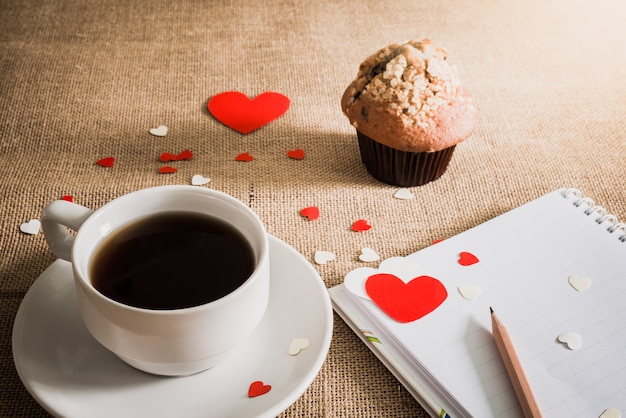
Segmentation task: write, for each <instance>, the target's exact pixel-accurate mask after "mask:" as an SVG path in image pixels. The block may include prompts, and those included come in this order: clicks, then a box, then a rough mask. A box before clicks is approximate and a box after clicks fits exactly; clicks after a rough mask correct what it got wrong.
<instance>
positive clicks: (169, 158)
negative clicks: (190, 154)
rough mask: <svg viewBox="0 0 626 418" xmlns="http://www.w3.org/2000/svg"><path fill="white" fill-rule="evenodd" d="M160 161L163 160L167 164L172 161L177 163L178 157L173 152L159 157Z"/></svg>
mask: <svg viewBox="0 0 626 418" xmlns="http://www.w3.org/2000/svg"><path fill="white" fill-rule="evenodd" d="M159 160H161V161H162V162H164V163H167V162H170V161H176V155H174V154H172V153H171V152H164V153H163V154H161V156H160V157H159Z"/></svg>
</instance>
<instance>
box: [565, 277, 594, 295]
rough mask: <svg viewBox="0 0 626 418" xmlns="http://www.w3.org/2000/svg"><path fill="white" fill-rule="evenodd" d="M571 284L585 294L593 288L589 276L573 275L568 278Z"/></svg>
mask: <svg viewBox="0 0 626 418" xmlns="http://www.w3.org/2000/svg"><path fill="white" fill-rule="evenodd" d="M567 281H568V282H569V284H570V285H571V286H572V287H573V288H574V289H576V290H577V291H579V292H583V291H585V290H587V289H588V288H589V286H591V279H590V278H589V277H587V276H578V275H576V274H572V275H571V276H569V277H568V278H567Z"/></svg>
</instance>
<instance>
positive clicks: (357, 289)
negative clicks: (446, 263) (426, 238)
mask: <svg viewBox="0 0 626 418" xmlns="http://www.w3.org/2000/svg"><path fill="white" fill-rule="evenodd" d="M421 271H422V267H421V266H420V265H419V264H418V263H416V262H415V261H413V260H411V259H409V258H406V257H391V258H387V259H385V260H383V261H382V262H381V263H380V265H379V266H378V268H377V269H375V268H372V267H360V268H357V269H354V270H351V271H349V272H348V274H346V276H345V277H344V279H343V284H344V286H345V287H346V289H347V290H348V291H350V292H351V293H352V294H354V295H356V296H358V297H361V298H363V299H370V297H369V296H368V295H367V292H366V291H365V282H366V281H367V278H368V277H370V276H372V275H374V274H377V273H388V274H393V275H394V276H396V277H398V278H400V279H401V280H402V281H404V282H405V283H408V282H410V281H411V280H413V279H414V278H416V277H418V276H420V275H422V272H421Z"/></svg>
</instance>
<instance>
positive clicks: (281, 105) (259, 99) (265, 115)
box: [208, 91, 290, 134]
mask: <svg viewBox="0 0 626 418" xmlns="http://www.w3.org/2000/svg"><path fill="white" fill-rule="evenodd" d="M289 104H290V101H289V98H288V97H287V96H285V95H283V94H280V93H275V92H265V93H262V94H259V95H258V96H256V97H255V98H254V99H250V98H249V97H248V96H246V95H245V94H243V93H241V92H238V91H227V92H224V93H220V94H216V95H215V96H213V97H212V98H211V100H209V103H208V108H209V112H211V114H212V115H213V117H214V118H215V119H217V120H219V121H220V122H222V123H223V124H224V125H226V126H228V127H229V128H232V129H234V130H236V131H238V132H241V133H242V134H248V133H250V132H252V131H254V130H256V129H259V128H260V127H262V126H265V125H267V124H268V123H270V122H271V121H273V120H274V119H277V118H279V117H280V116H282V115H283V114H284V113H285V112H287V110H288V109H289Z"/></svg>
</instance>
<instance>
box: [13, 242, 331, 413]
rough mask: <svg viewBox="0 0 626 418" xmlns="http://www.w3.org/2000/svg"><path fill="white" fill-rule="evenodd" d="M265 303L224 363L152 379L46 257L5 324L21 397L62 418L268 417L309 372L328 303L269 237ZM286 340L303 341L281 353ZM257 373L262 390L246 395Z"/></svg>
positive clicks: (320, 354) (322, 342)
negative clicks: (93, 325) (123, 353)
mask: <svg viewBox="0 0 626 418" xmlns="http://www.w3.org/2000/svg"><path fill="white" fill-rule="evenodd" d="M270 254H271V290H270V293H271V295H270V302H269V308H268V310H267V312H266V314H265V316H264V318H263V320H262V321H261V324H260V325H259V327H258V328H257V329H256V330H255V331H254V332H253V334H252V335H251V336H250V337H249V338H248V339H247V340H246V341H245V342H244V343H243V344H242V345H241V346H238V347H237V348H236V351H235V352H234V353H233V355H232V356H230V357H229V358H228V359H227V360H226V361H225V362H224V363H221V364H219V365H218V366H216V367H214V368H212V369H209V370H207V371H205V372H202V373H198V374H196V375H193V376H188V377H157V376H153V375H149V374H146V373H143V372H140V371H138V370H135V369H133V368H132V367H130V366H128V365H126V364H125V363H123V362H122V361H121V360H119V359H118V358H117V357H116V356H115V355H113V354H112V353H110V352H109V351H108V350H107V349H105V348H103V347H102V346H101V345H100V344H99V343H97V342H96V340H95V339H93V337H91V335H90V334H89V332H88V331H87V329H86V328H85V326H84V325H83V323H82V319H81V318H80V314H79V312H78V306H77V304H76V299H75V297H76V295H75V290H74V284H73V279H72V271H71V265H70V264H69V263H68V262H66V261H62V260H57V261H55V262H54V263H53V264H52V265H51V266H50V267H48V269H47V270H46V271H44V272H43V273H42V275H41V276H40V277H39V278H38V279H37V281H36V282H35V283H34V284H33V286H32V287H31V288H30V290H29V291H28V293H27V294H26V296H25V297H24V300H23V301H22V304H21V306H20V308H19V310H18V312H17V315H16V317H15V323H14V325H13V357H14V360H15V367H16V369H17V371H18V373H19V375H20V378H21V379H22V382H23V383H24V386H26V388H27V389H28V391H29V392H30V393H31V395H32V396H33V397H34V398H35V399H36V400H37V401H38V402H39V403H40V404H41V405H42V406H43V407H44V408H45V409H46V410H48V411H49V412H50V413H52V414H54V415H57V416H63V417H87V416H89V417H107V418H108V417H138V416H147V417H173V416H178V417H205V418H206V417H237V418H240V417H275V416H276V415H278V414H280V413H281V412H283V411H284V410H285V409H287V408H288V407H289V406H290V405H291V404H292V403H293V402H295V401H296V400H297V399H298V398H299V397H300V396H301V395H302V393H304V391H305V390H306V389H307V388H308V386H309V385H310V384H311V382H312V381H313V379H314V378H315V376H316V375H317V373H318V372H319V370H320V368H321V367H322V364H323V363H324V360H325V358H326V355H327V354H328V348H329V346H330V340H331V336H332V321H333V317H332V308H331V304H330V298H329V296H328V292H327V290H326V287H325V286H324V283H323V282H322V280H321V278H320V277H319V275H318V274H317V272H316V271H315V269H314V268H313V266H311V264H309V262H308V261H307V260H306V259H305V258H304V257H302V255H301V254H299V253H298V252H297V251H296V250H294V249H293V248H292V247H290V246H289V245H287V244H286V243H284V242H283V241H281V240H279V239H278V238H275V237H270ZM293 338H308V339H309V341H310V345H309V347H307V348H305V349H304V350H302V351H301V352H300V353H299V354H298V355H295V356H291V355H289V353H288V349H289V345H290V343H291V340H292V339H293ZM257 380H260V381H262V382H263V383H265V384H266V385H271V386H272V389H271V391H270V392H268V393H266V394H264V395H261V396H258V397H254V398H249V397H248V388H249V386H250V384H251V383H252V382H254V381H257Z"/></svg>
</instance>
